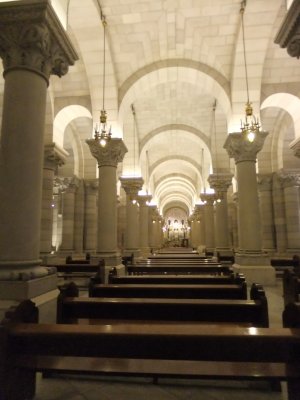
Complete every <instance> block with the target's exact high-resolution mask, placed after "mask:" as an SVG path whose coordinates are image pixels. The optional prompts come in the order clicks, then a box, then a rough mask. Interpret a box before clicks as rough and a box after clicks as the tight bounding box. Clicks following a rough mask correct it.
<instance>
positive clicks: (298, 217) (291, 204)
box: [282, 173, 300, 252]
mask: <svg viewBox="0 0 300 400" xmlns="http://www.w3.org/2000/svg"><path fill="white" fill-rule="evenodd" d="M282 179H283V192H284V202H285V216H286V227H287V250H290V251H297V252H298V251H299V249H300V212H299V210H300V174H296V173H287V174H286V175H284V176H283V177H282Z"/></svg>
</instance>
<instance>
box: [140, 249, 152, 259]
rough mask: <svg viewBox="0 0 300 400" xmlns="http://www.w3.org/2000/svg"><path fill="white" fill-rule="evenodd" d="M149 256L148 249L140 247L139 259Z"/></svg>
mask: <svg viewBox="0 0 300 400" xmlns="http://www.w3.org/2000/svg"><path fill="white" fill-rule="evenodd" d="M150 255H151V252H150V247H141V254H140V256H141V258H147V257H149V256H150Z"/></svg>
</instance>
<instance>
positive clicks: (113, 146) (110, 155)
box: [86, 138, 128, 168]
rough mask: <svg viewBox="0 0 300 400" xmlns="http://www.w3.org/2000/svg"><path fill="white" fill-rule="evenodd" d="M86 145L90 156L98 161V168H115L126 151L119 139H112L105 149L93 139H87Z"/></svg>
mask: <svg viewBox="0 0 300 400" xmlns="http://www.w3.org/2000/svg"><path fill="white" fill-rule="evenodd" d="M86 143H87V144H88V145H89V148H90V152H91V154H92V156H93V157H95V158H96V160H97V161H98V166H99V168H100V167H105V166H108V167H115V168H117V165H118V163H120V162H122V161H123V158H124V156H125V154H126V153H127V151H128V150H127V147H126V146H125V143H124V142H123V140H122V139H120V138H112V139H111V140H110V141H109V142H107V144H106V146H105V147H102V146H101V145H100V144H99V143H98V141H97V140H95V139H88V140H86Z"/></svg>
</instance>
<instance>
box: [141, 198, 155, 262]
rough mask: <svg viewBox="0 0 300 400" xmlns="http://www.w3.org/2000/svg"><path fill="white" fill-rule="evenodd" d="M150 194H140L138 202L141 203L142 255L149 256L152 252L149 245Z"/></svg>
mask: <svg viewBox="0 0 300 400" xmlns="http://www.w3.org/2000/svg"><path fill="white" fill-rule="evenodd" d="M151 199H152V196H150V195H144V194H143V195H139V196H138V202H139V205H140V223H139V225H140V250H141V256H142V257H148V256H149V254H150V247H149V206H148V203H149V202H150V201H151Z"/></svg>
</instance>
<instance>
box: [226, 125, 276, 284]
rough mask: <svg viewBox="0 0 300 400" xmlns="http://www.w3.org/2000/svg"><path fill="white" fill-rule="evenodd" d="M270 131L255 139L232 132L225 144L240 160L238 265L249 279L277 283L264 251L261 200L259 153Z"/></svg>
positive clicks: (238, 177)
mask: <svg viewBox="0 0 300 400" xmlns="http://www.w3.org/2000/svg"><path fill="white" fill-rule="evenodd" d="M267 134H268V133H267V132H260V133H259V134H257V135H256V137H255V139H254V141H253V142H249V141H248V140H247V138H246V137H245V136H244V135H242V134H241V133H231V134H230V135H228V137H227V139H226V142H225V144H224V148H225V149H226V150H227V152H228V155H229V157H230V158H234V160H235V164H236V174H237V185H238V224H239V230H238V231H239V249H238V252H237V253H236V255H235V261H236V269H237V270H239V271H241V272H243V273H245V276H246V279H247V280H248V281H249V282H254V281H255V282H260V283H261V284H266V285H268V284H270V285H273V284H275V270H274V268H272V267H271V265H270V259H269V257H268V256H267V255H266V254H264V253H263V252H262V234H261V223H260V222H261V216H260V210H259V202H258V190H257V178H256V169H255V163H256V156H257V153H258V152H259V151H260V150H261V149H262V147H263V144H264V141H265V138H266V136H267Z"/></svg>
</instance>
